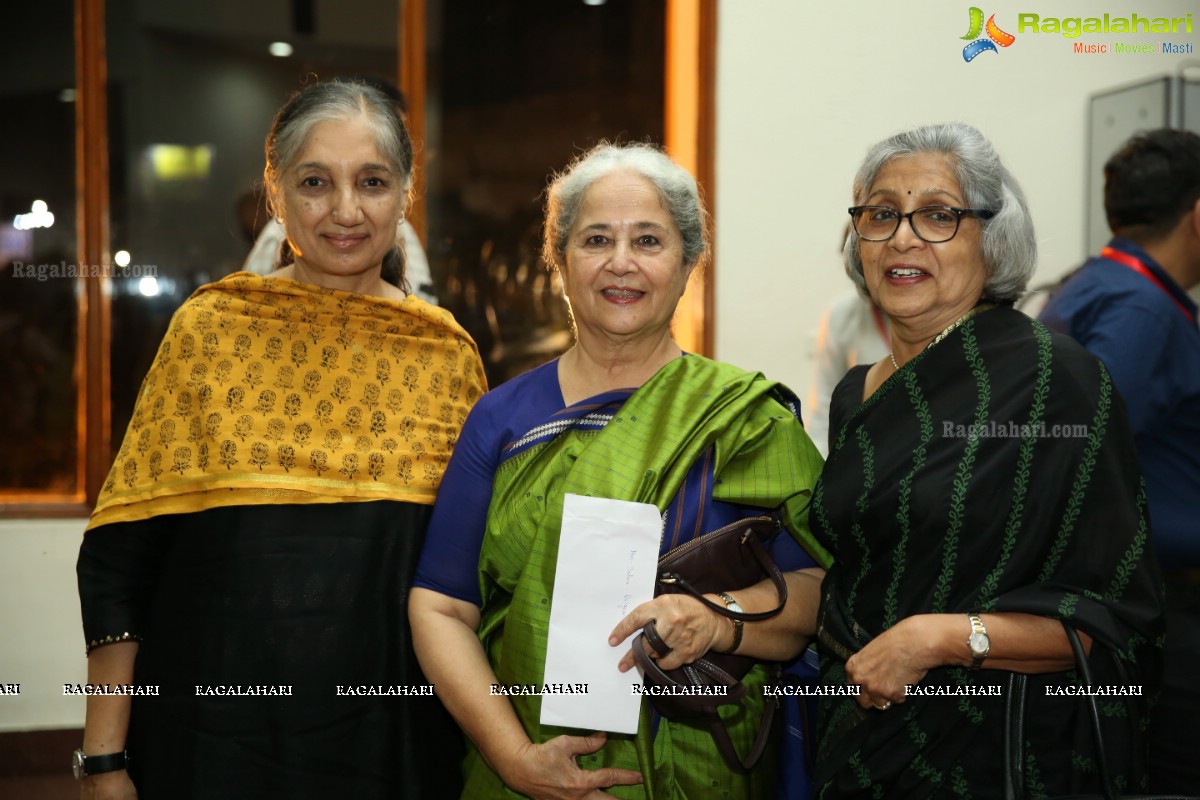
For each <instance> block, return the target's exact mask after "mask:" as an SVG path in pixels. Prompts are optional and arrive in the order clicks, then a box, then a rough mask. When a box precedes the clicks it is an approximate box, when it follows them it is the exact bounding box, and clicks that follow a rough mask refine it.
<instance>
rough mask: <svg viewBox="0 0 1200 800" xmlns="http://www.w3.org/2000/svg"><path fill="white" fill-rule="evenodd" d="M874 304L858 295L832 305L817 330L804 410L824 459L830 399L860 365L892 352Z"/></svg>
mask: <svg viewBox="0 0 1200 800" xmlns="http://www.w3.org/2000/svg"><path fill="white" fill-rule="evenodd" d="M888 347H889V345H888V343H887V342H886V341H885V340H884V337H883V334H882V333H880V331H879V326H878V325H877V324H876V323H875V316H874V314H872V313H871V303H870V301H868V300H864V299H863V298H862V297H861V296H860V295H859V294H858V293H857V292H853V293H850V294H846V295H842V296H841V297H838V298H837V299H835V300H834V301H833V302H832V303H830V304H829V307H828V308H827V309H826V310H825V313H824V314H823V315H822V317H821V326H820V328H819V329H818V331H817V352H816V356H815V358H814V359H813V363H814V370H815V374H814V375H813V380H812V383H811V386H812V388H811V389H810V390H809V395H808V405H807V406H806V407H805V408H804V413H803V416H804V428H805V430H806V431H807V432H808V435H809V438H811V439H812V440H813V444H815V445H816V446H817V449H818V450H819V451H821V455H822V456H824V457H828V456H829V399H830V398H831V397H832V396H833V390H834V389H835V388H836V387H837V385H838V382H839V381H841V379H842V378H844V377H845V376H846V372H847V371H848V370H849V369H850V368H851V367H853V366H856V365H858V364H874V363H875V362H876V361H879V360H880V359H881V358H883V357H884V356H886V355H887V354H888V352H889V349H888Z"/></svg>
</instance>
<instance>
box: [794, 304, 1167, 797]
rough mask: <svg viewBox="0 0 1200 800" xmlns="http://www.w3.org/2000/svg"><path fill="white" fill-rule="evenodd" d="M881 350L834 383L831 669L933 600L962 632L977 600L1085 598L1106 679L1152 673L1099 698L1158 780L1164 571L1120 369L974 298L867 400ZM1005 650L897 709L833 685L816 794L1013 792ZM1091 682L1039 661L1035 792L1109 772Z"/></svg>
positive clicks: (819, 498) (828, 529) (1039, 608)
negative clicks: (945, 332)
mask: <svg viewBox="0 0 1200 800" xmlns="http://www.w3.org/2000/svg"><path fill="white" fill-rule="evenodd" d="M866 370H867V368H866V367H858V368H855V369H854V370H852V371H851V372H850V373H849V374H848V375H847V376H846V377H845V379H843V381H842V382H841V384H839V386H838V388H837V390H836V391H835V392H834V395H833V401H832V404H831V411H830V419H831V422H832V423H833V424H832V425H831V428H830V429H831V431H836V432H837V433H836V439H835V440H834V442H833V444H832V446H831V448H830V456H829V460H828V462H827V463H826V465H825V469H824V472H823V474H822V477H821V480H820V482H819V483H818V484H817V488H816V490H815V493H814V498H813V505H812V512H811V525H812V529H813V531H814V532H815V533H816V535H817V536H818V537H819V538H820V539H821V540H822V543H823V544H825V545H826V547H827V548H828V549H829V550H830V551H831V552H832V553H833V554H834V566H833V567H832V568H831V569H830V570H829V572H828V575H827V577H826V579H825V583H824V586H823V589H822V600H821V609H820V614H819V619H818V626H819V631H818V636H819V641H820V647H821V656H822V659H821V673H822V681H823V683H825V684H833V685H836V684H845V683H846V671H845V664H846V660H847V659H848V658H849V657H850V656H851V655H852V654H853V653H854V652H856V651H858V650H859V649H861V648H862V647H863V646H865V645H866V644H867V643H868V642H869V641H870V640H871V639H872V638H873V637H874V636H876V635H878V634H880V633H881V632H883V631H885V630H887V629H888V628H890V627H891V626H893V625H895V624H896V623H898V622H899V621H900V620H902V619H904V618H905V617H908V616H912V615H915V614H926V613H961V614H963V615H964V616H963V644H964V650H965V647H966V638H967V634H968V633H969V629H970V626H969V623H968V621H967V618H966V614H968V613H970V612H976V611H978V612H1002V611H1008V612H1024V613H1029V614H1038V615H1042V616H1046V617H1052V618H1056V619H1067V620H1070V621H1071V623H1072V624H1073V625H1074V626H1075V627H1076V628H1077V629H1078V630H1080V631H1084V632H1086V633H1087V634H1089V635H1091V636H1092V637H1093V638H1094V640H1095V643H1094V645H1093V648H1092V653H1091V656H1090V658H1089V663H1090V665H1091V668H1092V671H1093V674H1094V677H1095V680H1096V682H1097V683H1098V684H1102V685H1111V686H1125V685H1132V686H1135V687H1141V691H1142V695H1141V696H1140V697H1136V696H1135V697H1128V696H1112V697H1104V698H1101V699H1100V700H1101V702H1100V708H1101V712H1102V715H1103V717H1104V727H1105V731H1104V732H1105V734H1106V736H1107V743H1108V747H1109V750H1110V752H1109V753H1107V754H1105V758H1107V759H1108V762H1109V765H1110V769H1111V770H1112V772H1113V774H1114V775H1117V776H1120V778H1119V780H1120V782H1121V784H1122V786H1124V787H1125V788H1130V789H1132V788H1141V787H1142V784H1143V780H1144V757H1143V756H1144V750H1143V748H1142V746H1141V743H1140V741H1139V740H1140V737H1139V736H1138V735H1137V734H1136V733H1134V731H1135V730H1137V731H1140V730H1143V729H1144V726H1145V720H1146V714H1147V704H1148V703H1149V702H1150V701H1151V700H1152V698H1153V695H1154V693H1155V686H1156V684H1157V680H1158V677H1157V676H1158V649H1159V647H1160V645H1161V636H1162V621H1161V611H1160V607H1161V600H1162V594H1161V592H1162V590H1161V580H1160V578H1159V573H1158V568H1157V565H1156V564H1155V562H1154V561H1153V556H1152V554H1151V548H1150V545H1149V534H1150V531H1149V521H1148V518H1147V514H1146V501H1145V494H1144V491H1143V489H1142V480H1141V474H1140V471H1139V468H1138V462H1137V456H1136V454H1135V452H1134V448H1133V440H1132V438H1131V435H1130V431H1129V427H1128V424H1127V422H1126V419H1125V412H1124V407H1123V404H1122V402H1121V400H1120V398H1119V396H1118V395H1117V393H1116V390H1115V389H1114V387H1113V384H1112V381H1111V380H1110V378H1109V376H1108V373H1107V372H1106V371H1105V370H1104V368H1103V366H1101V365H1100V363H1099V362H1097V361H1096V359H1095V358H1093V357H1092V356H1090V355H1089V354H1088V353H1087V352H1086V351H1084V350H1083V348H1081V347H1079V346H1078V345H1076V344H1075V343H1074V342H1073V341H1071V340H1069V339H1067V338H1066V337H1062V336H1060V335H1058V334H1056V333H1052V332H1050V331H1049V330H1047V329H1046V328H1045V327H1043V326H1042V325H1041V324H1040V323H1038V322H1035V321H1033V320H1031V319H1029V318H1028V317H1025V316H1024V315H1023V314H1021V313H1019V312H1017V311H1014V310H1013V309H1012V308H1010V307H1008V306H999V307H996V308H993V309H991V310H989V311H985V312H983V313H980V314H978V315H976V316H975V317H974V318H973V319H971V320H969V321H967V322H966V323H964V324H963V325H961V326H960V327H958V328H957V329H955V330H954V331H953V332H952V333H951V334H950V335H949V336H947V337H946V338H945V340H943V341H941V342H938V343H937V344H936V345H934V346H932V347H930V348H928V349H926V350H925V351H924V352H923V353H921V354H920V355H918V356H917V357H916V358H914V359H913V360H912V361H910V362H909V363H907V364H905V365H904V366H902V367H901V368H900V370H899V371H898V372H897V373H896V374H894V375H892V376H891V377H890V378H888V379H887V381H885V382H884V384H883V385H882V386H881V387H880V388H879V389H878V390H877V391H876V392H875V393H874V394H873V395H872V396H871V397H870V398H869V399H867V400H866V401H865V402H864V401H863V400H862V394H863V386H864V380H865V375H866ZM993 644H995V643H994V642H993ZM986 666H987V663H986V662H985V663H984V668H983V669H980V670H978V671H971V670H969V669H966V668H960V667H938V668H935V669H933V670H931V671H930V672H929V673H928V674H927V675H926V677H925V679H924V680H923V681H922V683H921V686H922V687H923V688H924V687H942V688H939V689H938V691H942V692H944V694H938V695H933V696H929V695H924V696H920V697H918V696H909V697H908V698H907V699H906V701H905V702H904V703H903V704H897V705H895V706H893V707H892V708H891V709H890V710H888V711H878V710H867V711H863V710H862V709H860V708H859V707H858V705H857V704H856V702H855V698H854V697H852V696H833V697H829V698H826V699H825V700H824V701H823V708H822V711H823V714H822V720H821V736H820V745H819V753H818V759H817V793H818V797H820V798H824V800H831V799H832V798H848V797H863V798H906V799H907V798H918V797H919V798H931V797H947V798H951V797H953V798H974V799H976V800H978V798H988V797H999V796H1001V793H1002V791H1003V788H1002V787H1003V782H1002V780H1003V779H1002V774H1003V767H1004V765H1003V761H1004V755H1003V753H1004V750H1003V736H1002V734H1003V728H1004V717H1005V707H1004V697H1003V694H1004V692H1005V690H1006V688H1007V679H1008V676H1009V673H1007V672H1004V671H1002V670H993V669H987V668H986ZM1076 685H1077V684H1076V677H1075V673H1074V671H1073V670H1072V671H1068V672H1059V673H1050V674H1044V675H1035V676H1031V681H1030V694H1029V706H1028V709H1029V710H1028V712H1027V714H1026V726H1027V732H1026V733H1027V735H1026V751H1027V753H1028V756H1029V757H1028V758H1027V763H1026V765H1025V766H1026V773H1027V782H1028V784H1029V787H1030V789H1031V790H1032V791H1034V792H1035V793H1041V792H1045V793H1048V794H1055V793H1061V792H1074V791H1083V790H1087V789H1092V788H1095V785H1096V784H1095V778H1096V764H1095V759H1096V756H1097V754H1096V753H1095V748H1094V747H1093V745H1092V743H1091V742H1092V740H1091V739H1090V737H1089V734H1088V729H1087V722H1086V716H1085V714H1084V709H1083V704H1082V701H1081V700H1080V698H1078V697H1074V696H1059V695H1057V694H1055V692H1056V687H1074V686H1076ZM964 687H980V688H974V689H968V688H964ZM987 687H993V688H987ZM1068 691H1069V690H1068ZM1129 691H1134V690H1129Z"/></svg>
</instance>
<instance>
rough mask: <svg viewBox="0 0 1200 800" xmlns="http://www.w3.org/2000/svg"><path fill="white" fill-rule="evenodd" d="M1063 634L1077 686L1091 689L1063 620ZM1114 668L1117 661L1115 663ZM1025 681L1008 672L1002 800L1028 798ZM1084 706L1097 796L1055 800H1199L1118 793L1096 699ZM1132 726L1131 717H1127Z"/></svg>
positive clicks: (1074, 637)
mask: <svg viewBox="0 0 1200 800" xmlns="http://www.w3.org/2000/svg"><path fill="white" fill-rule="evenodd" d="M1062 625H1063V630H1065V631H1066V634H1067V641H1068V642H1070V643H1071V652H1073V653H1074V654H1075V671H1076V673H1077V674H1078V675H1079V680H1080V683H1082V684H1083V686H1084V688H1085V689H1091V687H1092V686H1093V685H1094V684H1093V683H1092V671H1091V669H1090V668H1089V667H1088V662H1087V655H1086V654H1085V653H1084V652H1083V643H1082V642H1080V640H1079V634H1078V633H1077V632H1076V630H1075V627H1074V626H1073V625H1071V624H1070V623H1069V622H1068V621H1067V620H1063V621H1062ZM1118 666H1120V662H1119V660H1118ZM1028 683H1029V678H1028V676H1026V675H1022V674H1019V673H1015V672H1014V673H1012V674H1010V675H1009V678H1008V693H1007V695H1006V696H1005V701H1004V706H1005V715H1004V764H1005V770H1004V800H1024V798H1026V797H1028V796H1029V795H1028V794H1027V793H1026V791H1025V704H1026V695H1027V694H1028ZM1083 699H1084V702H1085V704H1086V708H1087V712H1088V717H1089V722H1090V723H1091V725H1090V727H1091V729H1092V739H1093V742H1094V744H1095V746H1096V755H1097V758H1096V759H1095V761H1096V765H1097V774H1098V775H1099V777H1100V786H1101V794H1094V795H1074V796H1072V797H1061V798H1058V799H1057V800H1200V799H1198V798H1196V797H1194V796H1184V795H1131V794H1118V793H1117V790H1116V788H1115V787H1114V786H1113V781H1112V775H1111V774H1110V773H1109V771H1108V763H1107V759H1106V758H1105V754H1106V753H1107V752H1108V750H1107V749H1106V747H1105V745H1104V734H1103V731H1102V730H1101V728H1100V709H1099V707H1098V705H1097V703H1096V696H1095V695H1094V694H1092V693H1090V692H1088V693H1087V694H1086V695H1085V697H1084V698H1083ZM1129 724H1130V725H1131V726H1132V725H1133V724H1134V722H1133V716H1132V715H1130V717H1129Z"/></svg>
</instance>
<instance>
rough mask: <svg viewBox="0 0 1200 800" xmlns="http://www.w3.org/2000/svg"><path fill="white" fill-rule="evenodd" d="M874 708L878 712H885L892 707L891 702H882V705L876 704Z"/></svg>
mask: <svg viewBox="0 0 1200 800" xmlns="http://www.w3.org/2000/svg"><path fill="white" fill-rule="evenodd" d="M875 707H876V708H878V709H879V710H880V711H887V710H888V709H889V708H891V707H892V701H891V700H884V701H883V702H882V703H876V704H875Z"/></svg>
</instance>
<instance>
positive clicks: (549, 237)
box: [542, 142, 709, 269]
mask: <svg viewBox="0 0 1200 800" xmlns="http://www.w3.org/2000/svg"><path fill="white" fill-rule="evenodd" d="M617 172H634V173H637V174H638V175H641V176H642V177H644V178H645V179H646V180H648V181H650V182H651V183H653V184H654V186H655V188H657V189H658V194H659V196H660V197H661V198H662V200H663V202H664V203H665V204H666V206H667V211H668V212H669V213H670V214H671V219H672V221H674V223H675V227H677V228H679V233H680V236H681V237H682V239H683V263H684V266H685V267H687V268H688V269H691V268H692V267H695V266H697V265H699V264H701V263H702V262H703V261H704V259H705V258H706V257H707V255H708V252H709V230H708V211H707V209H705V207H704V201H703V200H702V199H701V198H700V190H699V187H698V186H697V185H696V179H695V178H693V177H692V176H691V174H690V173H689V172H688V171H687V170H685V169H684V168H683V167H681V166H679V165H678V164H676V163H675V162H674V161H672V160H671V159H670V157H669V156H667V154H666V153H664V152H663V151H662V150H660V149H659V148H658V147H656V146H654V145H652V144H645V143H641V142H635V143H632V144H623V145H622V144H610V143H609V142H600V143H599V144H597V145H596V146H595V147H593V148H592V149H591V150H588V151H587V152H586V153H583V154H582V155H580V156H579V157H578V158H576V159H575V160H574V161H572V162H571V164H570V165H568V166H567V168H566V169H565V170H563V171H562V172H560V173H558V174H557V175H555V176H554V180H553V181H551V183H550V187H549V188H548V189H547V190H546V223H545V227H544V229H543V235H542V258H543V259H544V260H545V262H546V263H547V264H548V265H550V266H551V267H554V268H560V269H561V268H562V267H563V265H564V264H565V263H566V252H567V237H569V236H570V234H571V228H572V227H573V226H574V225H575V219H576V218H577V217H578V216H579V207H580V206H581V205H582V204H583V198H584V196H585V195H586V194H587V190H588V189H589V188H591V185H592V184H593V183H595V182H596V181H597V180H599V179H600V178H604V177H607V176H609V175H612V174H614V173H617Z"/></svg>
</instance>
